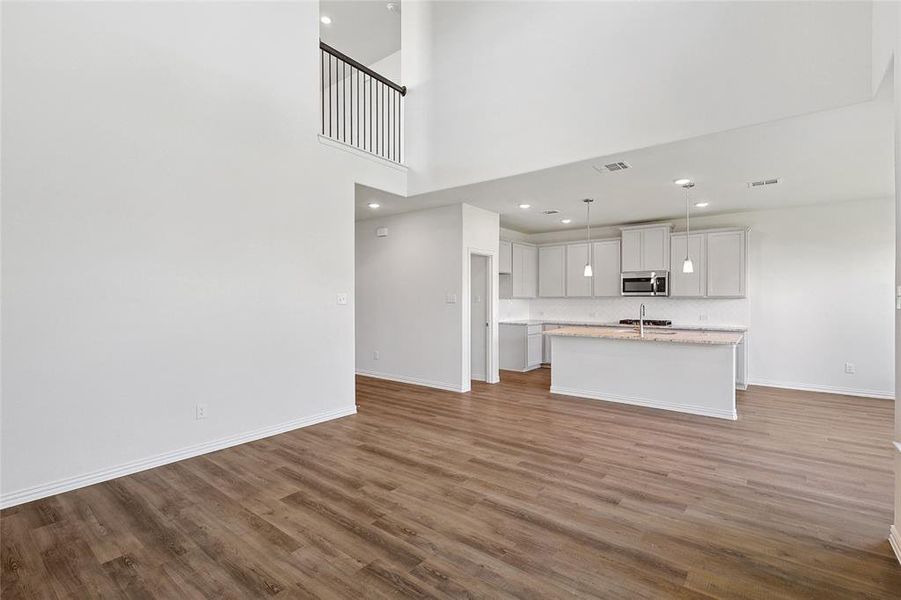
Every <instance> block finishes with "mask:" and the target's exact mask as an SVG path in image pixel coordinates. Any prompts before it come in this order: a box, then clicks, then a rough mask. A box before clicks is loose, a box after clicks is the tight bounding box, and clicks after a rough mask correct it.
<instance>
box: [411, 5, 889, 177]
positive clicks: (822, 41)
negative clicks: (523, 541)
mask: <svg viewBox="0 0 901 600" xmlns="http://www.w3.org/2000/svg"><path fill="white" fill-rule="evenodd" d="M811 23H816V27H811V26H810V24H811ZM871 30H872V9H871V6H870V3H867V2H859V3H858V2H835V3H833V2H671V3H667V2H409V3H406V4H405V5H404V12H403V16H402V37H403V48H402V54H403V61H404V68H405V69H404V70H405V77H408V79H407V81H406V84H407V85H408V86H410V89H411V93H410V95H409V96H408V104H407V106H408V114H407V116H408V149H409V153H408V159H409V164H410V166H411V177H410V188H411V192H414V193H420V192H427V191H432V190H436V189H442V188H447V187H452V186H456V185H462V184H467V183H474V182H478V181H485V180H489V179H495V178H498V177H503V176H508V175H513V174H517V173H523V172H528V171H532V170H535V169H542V168H547V167H551V166H554V165H559V164H565V163H570V162H573V161H577V160H583V159H588V158H592V157H596V156H605V155H608V154H611V153H614V152H622V151H626V150H634V149H637V148H642V147H647V146H652V145H655V144H661V143H665V142H670V141H675V140H679V139H685V138H688V137H693V136H698V135H702V134H706V133H711V132H715V131H723V130H727V129H733V128H737V127H743V126H747V125H751V124H755V123H762V122H767V121H771V120H774V119H778V118H784V117H787V116H792V115H797V114H803V113H809V112H814V111H817V110H823V109H827V108H835V107H838V106H844V105H848V104H852V103H855V102H861V101H864V100H867V99H869V98H870V92H871V86H870V63H871V59H872V48H871ZM408 64H412V65H415V67H416V68H415V70H414V71H410V72H408V71H407V66H408Z"/></svg>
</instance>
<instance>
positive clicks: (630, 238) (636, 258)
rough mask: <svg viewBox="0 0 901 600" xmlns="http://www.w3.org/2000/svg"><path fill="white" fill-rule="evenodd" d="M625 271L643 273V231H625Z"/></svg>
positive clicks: (623, 243) (623, 244) (623, 249)
mask: <svg viewBox="0 0 901 600" xmlns="http://www.w3.org/2000/svg"><path fill="white" fill-rule="evenodd" d="M622 254H623V257H622V264H623V271H643V270H644V269H642V268H641V265H642V263H641V230H640V229H633V230H630V231H623V242H622Z"/></svg>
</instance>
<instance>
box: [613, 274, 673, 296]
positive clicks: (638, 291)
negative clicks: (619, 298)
mask: <svg viewBox="0 0 901 600" xmlns="http://www.w3.org/2000/svg"><path fill="white" fill-rule="evenodd" d="M620 292H621V293H622V295H623V296H669V271H633V272H631V273H623V274H622V284H621V286H620Z"/></svg>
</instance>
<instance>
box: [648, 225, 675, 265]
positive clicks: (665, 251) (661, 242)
mask: <svg viewBox="0 0 901 600" xmlns="http://www.w3.org/2000/svg"><path fill="white" fill-rule="evenodd" d="M668 238H669V235H668V231H667V230H666V228H665V227H657V228H654V229H643V230H642V231H641V270H642V271H667V270H669V239H668Z"/></svg>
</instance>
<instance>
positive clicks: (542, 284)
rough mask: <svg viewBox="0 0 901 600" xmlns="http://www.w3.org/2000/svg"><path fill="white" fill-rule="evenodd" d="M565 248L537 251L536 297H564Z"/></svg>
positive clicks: (549, 247)
mask: <svg viewBox="0 0 901 600" xmlns="http://www.w3.org/2000/svg"><path fill="white" fill-rule="evenodd" d="M565 277H566V246H544V247H541V248H539V249H538V295H539V296H541V297H543V298H560V297H562V296H565V295H566V282H565Z"/></svg>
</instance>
